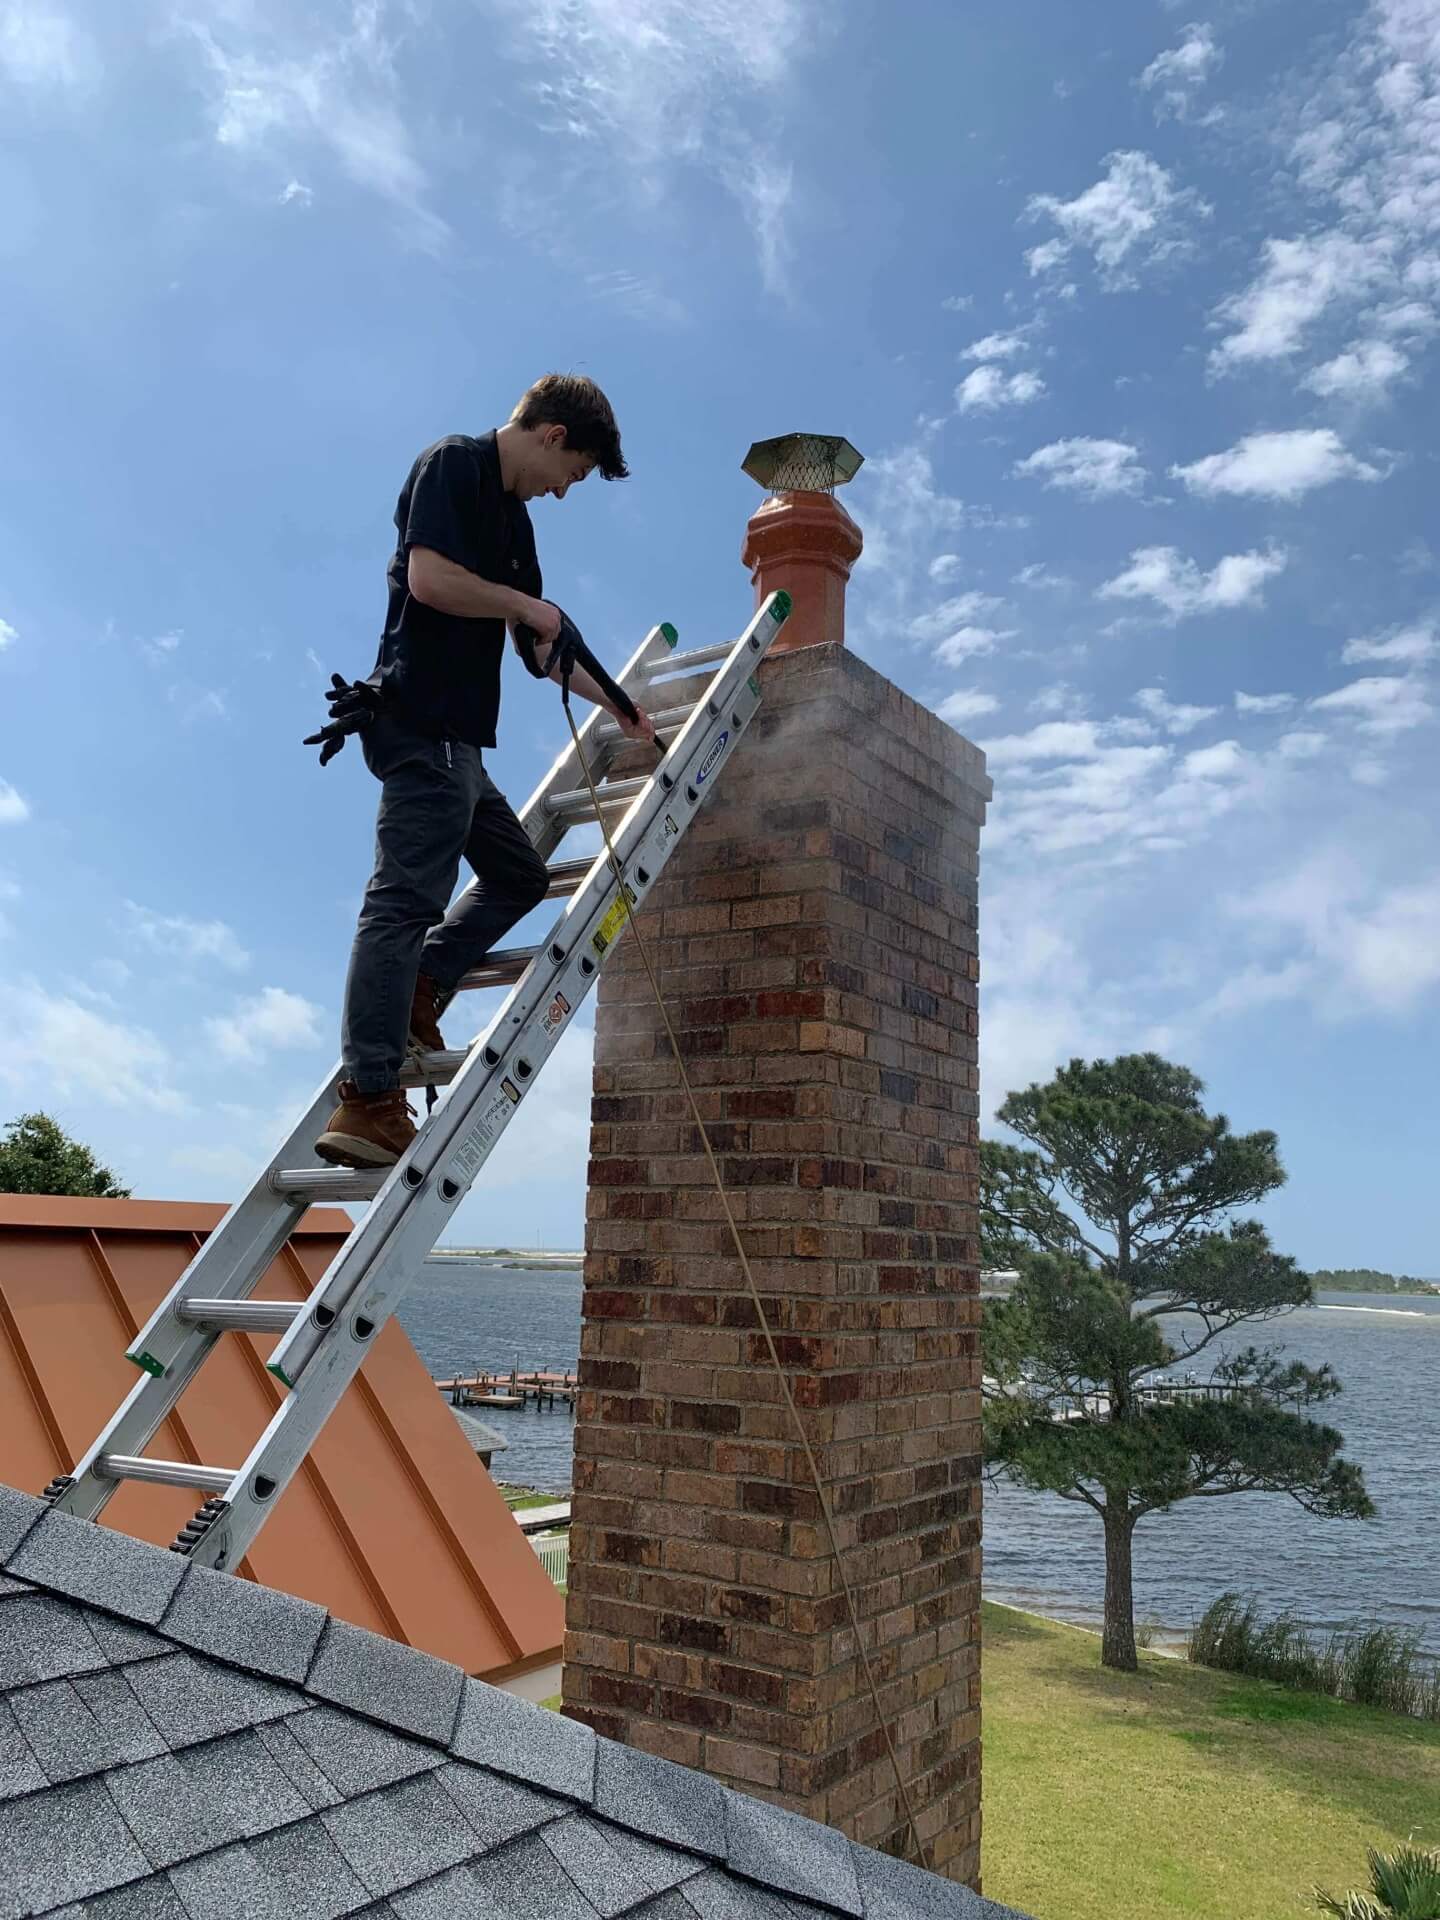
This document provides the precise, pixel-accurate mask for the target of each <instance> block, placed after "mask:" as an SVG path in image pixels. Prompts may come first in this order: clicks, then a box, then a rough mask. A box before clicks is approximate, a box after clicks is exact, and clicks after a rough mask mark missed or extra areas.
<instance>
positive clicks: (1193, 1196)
mask: <svg viewBox="0 0 1440 1920" xmlns="http://www.w3.org/2000/svg"><path fill="white" fill-rule="evenodd" d="M1203 1093H1204V1088H1203V1086H1202V1084H1201V1082H1200V1081H1199V1080H1198V1079H1197V1078H1196V1077H1195V1075H1194V1074H1193V1073H1191V1072H1190V1071H1189V1070H1188V1069H1187V1068H1185V1067H1179V1066H1172V1065H1171V1064H1170V1063H1169V1062H1168V1061H1165V1060H1162V1059H1160V1058H1159V1057H1158V1056H1157V1055H1155V1054H1132V1055H1129V1056H1127V1057H1124V1058H1121V1059H1116V1060H1096V1061H1093V1062H1089V1063H1087V1062H1085V1061H1083V1060H1072V1061H1071V1063H1070V1065H1069V1066H1068V1067H1064V1068H1062V1069H1061V1070H1060V1071H1059V1072H1058V1073H1057V1074H1056V1076H1055V1078H1054V1079H1053V1080H1052V1081H1051V1082H1050V1083H1049V1084H1048V1085H1047V1086H1043V1087H1042V1086H1031V1087H1030V1088H1028V1089H1027V1090H1026V1091H1025V1092H1024V1093H1017V1094H1011V1095H1010V1097H1009V1098H1008V1099H1007V1100H1006V1101H1005V1103H1004V1105H1003V1106H1002V1107H1001V1108H1000V1109H999V1118H1000V1120H1001V1121H1002V1122H1003V1123H1004V1125H1005V1126H1007V1127H1008V1128H1010V1129H1011V1131H1012V1132H1014V1133H1015V1134H1018V1135H1019V1137H1020V1138H1021V1139H1022V1140H1024V1141H1026V1142H1027V1143H1028V1145H1027V1146H1026V1147H1023V1148H1022V1147H1014V1146H1009V1145H1005V1144H1003V1143H1001V1142H997V1141H987V1142H985V1144H984V1146H983V1147H982V1156H981V1233H982V1242H983V1249H984V1259H985V1261H986V1264H987V1265H1004V1266H1010V1267H1015V1268H1017V1269H1018V1270H1019V1273H1020V1279H1019V1280H1018V1282H1017V1283H1016V1285H1015V1288H1014V1290H1013V1291H1012V1292H1011V1293H1010V1295H1009V1296H1008V1297H1006V1298H1005V1299H1002V1300H997V1301H989V1302H987V1303H986V1308H985V1318H984V1332H983V1345H984V1358H985V1374H986V1382H985V1450H986V1458H987V1462H988V1465H989V1468H990V1470H991V1472H992V1473H994V1474H998V1475H1001V1476H1008V1477H1009V1478H1011V1479H1013V1480H1015V1481H1017V1482H1018V1483H1019V1484H1020V1485H1022V1486H1025V1487H1028V1488H1031V1489H1032V1490H1035V1491H1039V1492H1046V1493H1054V1494H1058V1495H1059V1496H1060V1498H1061V1499H1064V1500H1072V1501H1077V1502H1080V1503H1081V1504H1083V1505H1085V1506H1088V1507H1090V1508H1091V1509H1092V1510H1093V1511H1094V1513H1095V1514H1096V1516H1097V1518H1098V1519H1099V1520H1100V1521H1101V1522H1102V1524H1103V1527H1104V1535H1105V1628H1104V1637H1103V1641H1102V1649H1101V1658H1102V1660H1103V1661H1104V1663H1105V1664H1106V1665H1107V1666H1111V1667H1120V1668H1124V1669H1127V1670H1133V1669H1134V1667H1135V1665H1136V1657H1135V1625H1134V1596H1133V1582H1132V1567H1133V1543H1134V1533H1135V1527H1136V1524H1137V1522H1138V1521H1140V1520H1142V1519H1144V1518H1145V1517H1146V1516H1147V1515H1150V1514H1156V1513H1164V1512H1166V1511H1168V1509H1169V1508H1171V1507H1173V1506H1174V1505H1175V1504H1176V1503H1177V1502H1178V1501H1180V1500H1191V1499H1215V1498H1217V1497H1220V1496H1222V1495H1226V1494H1233V1493H1253V1492H1270V1493H1284V1494H1288V1495H1289V1496H1290V1498H1291V1499H1293V1500H1296V1501H1298V1502H1299V1504H1300V1505H1301V1506H1302V1507H1304V1508H1305V1509H1306V1511H1307V1512H1310V1513H1314V1514H1320V1515H1324V1516H1327V1517H1332V1518H1339V1517H1344V1518H1363V1517H1365V1516H1367V1515H1369V1514H1371V1513H1372V1512H1373V1511H1374V1509H1373V1507H1372V1505H1371V1502H1370V1499H1369V1497H1368V1495H1367V1494H1366V1492H1365V1486H1364V1481H1363V1479H1362V1477H1361V1473H1360V1470H1359V1468H1358V1467H1356V1466H1353V1465H1352V1464H1350V1463H1349V1462H1348V1461H1345V1460H1343V1459H1341V1457H1340V1450H1341V1447H1342V1445H1343V1441H1342V1439H1341V1436H1340V1434H1338V1433H1337V1432H1336V1431H1335V1430H1334V1428H1332V1427H1327V1426H1323V1425H1321V1424H1320V1423H1318V1422H1317V1421H1314V1420H1311V1419H1309V1418H1307V1417H1306V1416H1305V1414H1304V1412H1303V1411H1302V1409H1305V1408H1307V1407H1310V1406H1314V1405H1317V1404H1318V1403H1320V1402H1323V1401H1326V1400H1329V1399H1331V1398H1333V1396H1334V1395H1336V1394H1337V1393H1339V1391H1340V1382H1339V1381H1338V1380H1337V1379H1336V1377H1335V1374H1334V1372H1333V1370H1332V1369H1331V1368H1330V1367H1329V1365H1328V1364H1327V1365H1324V1366H1321V1367H1314V1368H1312V1367H1306V1366H1302V1365H1301V1364H1300V1363H1299V1362H1298V1361H1292V1362H1288V1363H1287V1362H1283V1361H1282V1360H1281V1359H1280V1358H1279V1357H1278V1356H1277V1355H1276V1353H1275V1352H1274V1351H1273V1350H1265V1349H1261V1348H1258V1347H1248V1348H1245V1349H1244V1350H1242V1351H1233V1350H1229V1349H1228V1348H1227V1350H1226V1354H1225V1357H1224V1358H1220V1359H1218V1360H1217V1361H1216V1364H1215V1367H1214V1371H1213V1374H1212V1377H1211V1384H1212V1386H1213V1388H1214V1389H1215V1391H1213V1392H1210V1393H1207V1394H1205V1395H1200V1394H1185V1395H1181V1396H1179V1397H1178V1398H1177V1399H1176V1400H1174V1401H1172V1402H1170V1403H1168V1404H1167V1403H1163V1402H1157V1401H1156V1400H1155V1399H1154V1398H1152V1397H1151V1396H1149V1395H1147V1394H1145V1393H1144V1392H1143V1390H1142V1386H1143V1382H1144V1380H1145V1377H1146V1376H1147V1375H1149V1374H1152V1373H1154V1372H1155V1371H1156V1370H1157V1369H1159V1368H1164V1367H1173V1366H1177V1365H1183V1364H1184V1363H1186V1362H1187V1361H1191V1360H1194V1359H1196V1358H1197V1357H1198V1356H1199V1355H1201V1354H1202V1353H1205V1352H1206V1351H1207V1349H1208V1350H1211V1351H1212V1353H1213V1351H1214V1343H1215V1342H1216V1341H1217V1340H1220V1339H1221V1338H1222V1336H1224V1335H1226V1334H1228V1333H1230V1332H1231V1331H1232V1330H1233V1329H1235V1328H1238V1327H1243V1326H1246V1325H1257V1324H1263V1323H1266V1322H1269V1321H1271V1320H1273V1319H1275V1318H1276V1316H1277V1315H1280V1314H1283V1313H1286V1312H1288V1311H1289V1310H1291V1309H1292V1308H1294V1307H1298V1306H1303V1305H1305V1304H1306V1302H1308V1300H1309V1299H1310V1282H1309V1280H1308V1278H1307V1277H1306V1275H1305V1274H1303V1273H1301V1272H1300V1270H1299V1268H1298V1267H1297V1266H1296V1264H1295V1262H1294V1261H1293V1260H1292V1259H1290V1258H1288V1257H1287V1256H1286V1255H1284V1254H1280V1253H1277V1252H1275V1250H1274V1249H1273V1248H1272V1247H1271V1245H1270V1241H1269V1237H1268V1236H1267V1234H1266V1232H1265V1230H1264V1228H1263V1227H1262V1226H1261V1225H1260V1223H1259V1222H1258V1221H1256V1220H1247V1219H1234V1218H1232V1217H1231V1216H1233V1214H1234V1213H1235V1211H1236V1210H1237V1209H1239V1208H1242V1207H1247V1206H1251V1205H1253V1204H1254V1203H1255V1202H1256V1201H1258V1200H1260V1199H1262V1198H1263V1197H1264V1196H1265V1195H1266V1194H1267V1193H1271V1192H1273V1191H1274V1190H1275V1189H1276V1188H1277V1187H1279V1186H1281V1185H1283V1183H1284V1180H1285V1173H1284V1169H1283V1168H1282V1166H1281V1164H1280V1159H1279V1155H1278V1151H1277V1144H1276V1139H1275V1135H1274V1134H1273V1133H1267V1132H1258V1133H1249V1134H1243V1135H1236V1134H1233V1133H1232V1132H1231V1131H1230V1126H1229V1122H1228V1121H1227V1120H1226V1119H1225V1117H1224V1116H1223V1115H1220V1114H1214V1115H1212V1114H1208V1113H1206V1111H1205V1110H1204V1107H1203V1106H1202V1104H1201V1096H1202V1095H1203ZM1174 1314H1185V1315H1187V1316H1190V1317H1189V1318H1187V1319H1186V1320H1185V1321H1183V1322H1181V1323H1180V1324H1178V1325H1176V1324H1174V1323H1173V1322H1172V1323H1171V1325H1170V1328H1169V1330H1168V1331H1167V1328H1166V1324H1165V1323H1166V1318H1167V1316H1170V1315H1174Z"/></svg>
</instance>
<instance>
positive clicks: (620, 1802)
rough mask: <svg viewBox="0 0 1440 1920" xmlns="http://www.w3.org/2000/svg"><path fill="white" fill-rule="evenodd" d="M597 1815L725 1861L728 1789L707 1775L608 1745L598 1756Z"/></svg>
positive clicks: (604, 1742)
mask: <svg viewBox="0 0 1440 1920" xmlns="http://www.w3.org/2000/svg"><path fill="white" fill-rule="evenodd" d="M595 1811H596V1813H598V1814H601V1815H603V1817H604V1818H605V1819H606V1820H613V1821H614V1822H615V1823H616V1824H617V1826H622V1827H631V1828H633V1829H634V1831H635V1832H636V1833H644V1834H648V1835H649V1836H650V1837H651V1839H654V1840H664V1841H667V1842H668V1843H669V1844H670V1845H671V1846H676V1847H686V1848H688V1849H689V1851H690V1852H691V1853H699V1854H705V1855H707V1856H708V1857H709V1858H710V1859H712V1860H723V1859H724V1858H725V1845H726V1841H725V1789H724V1788H723V1787H721V1786H719V1785H717V1784H716V1782H715V1781H713V1780H710V1779H707V1778H706V1776H705V1775H704V1774H703V1773H694V1772H692V1771H691V1770H690V1768H688V1767H678V1766H676V1764H675V1762H674V1761H673V1760H661V1759H659V1758H658V1757H657V1756H656V1755H654V1754H650V1753H640V1752H637V1751H636V1750H635V1749H633V1748H631V1747H622V1746H618V1745H617V1744H616V1743H615V1742H614V1741H613V1740H602V1741H601V1742H600V1743H599V1746H598V1747H597V1749H596V1754H595Z"/></svg>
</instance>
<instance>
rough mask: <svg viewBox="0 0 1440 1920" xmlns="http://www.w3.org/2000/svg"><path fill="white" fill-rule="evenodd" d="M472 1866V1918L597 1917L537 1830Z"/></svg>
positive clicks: (559, 1919) (540, 1919) (546, 1919)
mask: <svg viewBox="0 0 1440 1920" xmlns="http://www.w3.org/2000/svg"><path fill="white" fill-rule="evenodd" d="M470 1871H471V1875H472V1878H473V1879H474V1882H475V1889H476V1894H477V1905H476V1906H475V1908H474V1912H475V1915H476V1920H596V1913H595V1909H594V1907H592V1906H591V1904H590V1902H589V1901H588V1900H587V1899H586V1898H585V1896H584V1894H582V1893H581V1891H580V1889H579V1888H578V1887H577V1886H576V1885H575V1882H574V1881H573V1880H572V1879H571V1878H570V1876H569V1874H568V1873H566V1871H565V1869H564V1868H563V1867H562V1866H561V1865H560V1862H559V1861H558V1860H557V1859H556V1858H555V1856H554V1854H553V1853H551V1851H550V1849H549V1848H548V1847H547V1846H546V1845H545V1844H544V1842H543V1841H542V1840H541V1839H540V1838H539V1837H538V1836H536V1835H532V1836H531V1837H530V1838H529V1839H526V1840H517V1841H516V1842H515V1843H514V1845H513V1846H509V1847H503V1848H502V1849H501V1850H500V1851H499V1852H498V1853H491V1854H487V1855H486V1857H485V1858H484V1859H483V1860H481V1861H479V1862H478V1863H477V1864H476V1865H475V1866H473V1867H472V1868H471V1869H470ZM407 1920H408V1916H407Z"/></svg>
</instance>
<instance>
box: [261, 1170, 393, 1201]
mask: <svg viewBox="0 0 1440 1920" xmlns="http://www.w3.org/2000/svg"><path fill="white" fill-rule="evenodd" d="M394 1171H395V1169H394V1168H393V1167H363V1168H362V1167H277V1168H276V1170H275V1172H274V1173H272V1174H271V1176H270V1191H271V1192H272V1193H278V1194H283V1195H284V1197H285V1198H286V1199H287V1200H301V1201H303V1202H304V1203H305V1205H306V1206H314V1205H315V1204H316V1202H317V1201H320V1200H338V1201H340V1202H342V1204H343V1203H347V1202H349V1201H352V1200H354V1201H357V1202H358V1201H362V1200H373V1199H374V1198H375V1196H376V1194H377V1193H379V1191H380V1189H381V1187H383V1186H384V1184H385V1182H386V1181H387V1180H388V1179H389V1178H390V1175H391V1174H392V1173H393V1172H394Z"/></svg>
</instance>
